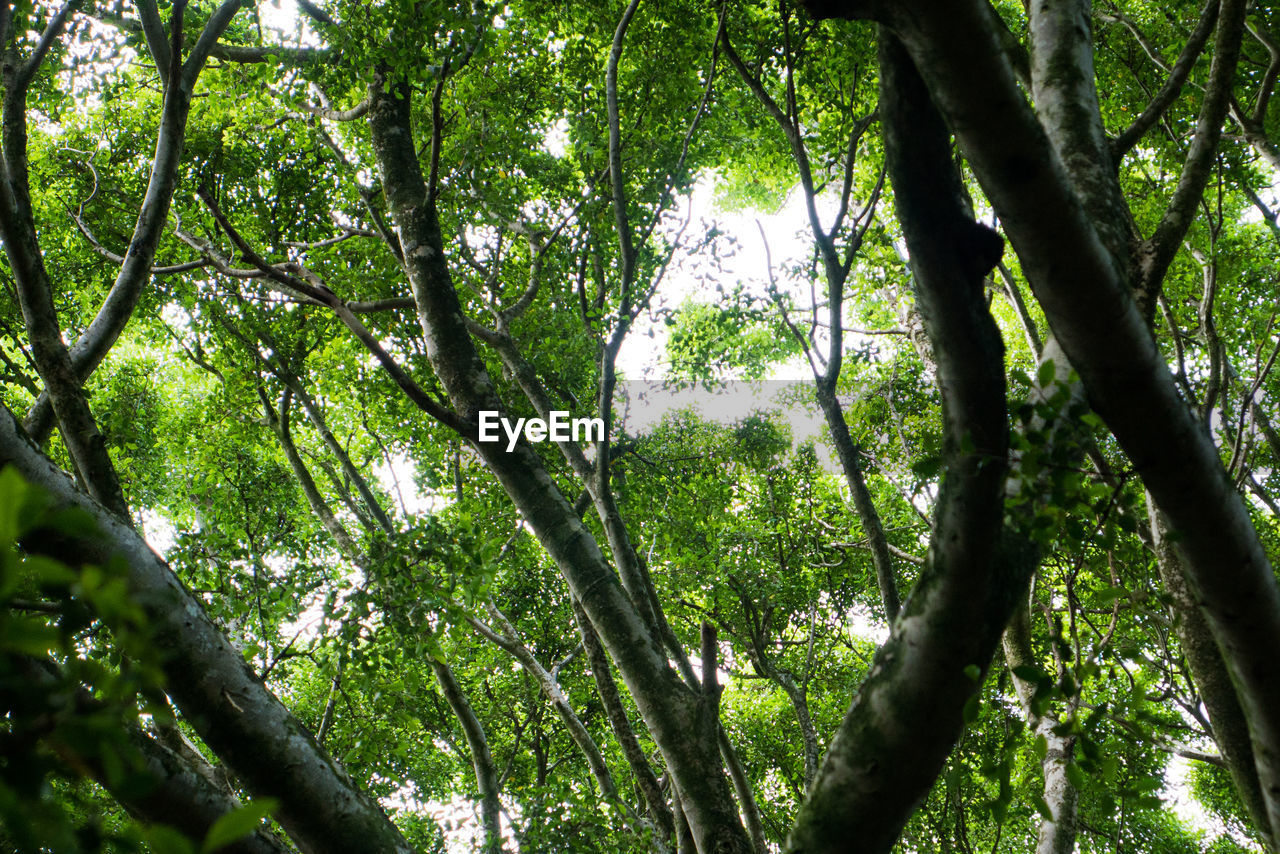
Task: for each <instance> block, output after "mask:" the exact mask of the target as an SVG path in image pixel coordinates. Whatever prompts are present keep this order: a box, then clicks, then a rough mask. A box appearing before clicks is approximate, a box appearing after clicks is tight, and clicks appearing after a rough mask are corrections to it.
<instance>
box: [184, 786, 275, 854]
mask: <svg viewBox="0 0 1280 854" xmlns="http://www.w3.org/2000/svg"><path fill="white" fill-rule="evenodd" d="M278 805H279V802H278V801H276V799H275V798H259V799H258V800H256V801H252V802H250V803H247V804H245V805H244V806H242V807H240V808H238V809H234V810H232V811H231V812H229V813H227V814H226V815H224V816H222V817H220V818H219V819H218V820H217V821H215V822H214V823H213V827H211V828H209V832H208V833H207V834H206V835H205V837H204V844H203V845H201V846H200V854H212V852H214V851H217V850H218V849H219V848H222V847H224V846H226V845H230V844H231V843H232V842H235V841H236V840H238V839H243V838H244V837H246V836H248V835H249V834H250V833H253V832H254V831H255V830H257V829H258V825H259V824H261V823H262V820H263V819H264V818H266V817H267V816H268V815H270V814H271V813H272V811H274V810H275V808H276V807H277V806H278Z"/></svg>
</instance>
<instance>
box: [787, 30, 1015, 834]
mask: <svg viewBox="0 0 1280 854" xmlns="http://www.w3.org/2000/svg"><path fill="white" fill-rule="evenodd" d="M880 67H881V78H880V79H881V84H880V85H881V96H880V115H881V121H882V123H883V125H884V128H885V147H886V153H887V156H888V159H889V172H890V176H891V178H892V182H893V186H894V192H895V196H896V199H897V203H898V215H899V219H900V221H901V222H902V224H903V230H904V233H905V235H906V238H907V243H908V247H909V249H910V251H911V256H912V259H913V262H914V263H913V271H914V273H915V284H916V290H917V295H918V299H919V301H920V303H921V305H922V307H923V310H924V317H925V322H926V325H927V328H928V331H929V336H930V339H931V340H932V341H933V345H934V348H935V353H936V355H937V359H938V374H939V385H940V387H941V389H942V395H943V420H944V425H945V430H946V455H947V468H946V475H945V477H944V480H943V483H942V488H941V490H940V493H939V497H938V502H937V510H936V513H935V520H936V521H935V528H934V536H933V541H932V543H931V545H930V549H929V557H928V560H927V562H926V565H925V568H924V571H923V572H922V573H921V577H920V580H919V582H917V584H916V587H915V589H914V590H913V591H912V594H911V596H910V598H909V599H908V600H907V602H906V603H905V605H904V607H903V610H902V614H901V615H900V616H899V618H898V621H897V623H896V624H895V625H894V630H893V633H892V634H891V635H890V638H889V640H888V641H887V642H886V643H885V644H884V646H882V647H881V648H880V650H879V652H878V653H877V655H876V658H875V662H874V664H873V665H872V669H871V672H870V674H869V675H868V676H867V678H866V680H865V681H864V682H863V684H862V686H861V687H860V689H859V691H858V696H857V698H856V699H855V701H854V703H853V706H852V707H851V708H850V709H849V712H848V714H847V715H846V716H845V719H844V721H843V723H842V724H841V725H840V729H839V730H838V732H837V733H836V736H835V739H834V741H833V742H832V745H831V748H830V750H829V751H828V753H827V757H826V760H825V761H824V762H823V765H822V770H821V772H820V773H819V775H818V780H817V782H816V783H815V784H814V786H813V788H812V789H811V790H810V791H809V796H808V798H807V799H806V800H805V803H804V804H803V806H802V807H801V810H800V814H799V816H798V817H797V820H796V824H795V826H794V828H793V829H792V832H791V836H790V837H789V839H788V840H787V850H788V851H790V852H805V854H817V853H818V852H837V851H839V852H843V851H847V850H848V847H849V844H850V841H851V840H857V844H858V846H859V849H860V850H862V851H866V852H881V851H888V850H889V849H890V848H891V847H892V846H893V844H894V842H895V840H896V839H897V837H898V834H899V832H900V831H901V829H902V826H903V825H904V824H905V823H906V821H907V819H908V818H909V817H910V815H911V813H912V812H913V811H914V809H915V807H916V805H917V804H918V803H919V802H920V800H921V799H923V798H924V796H925V795H926V794H927V793H928V790H929V787H930V786H931V785H932V783H933V781H934V779H935V777H936V776H937V772H938V770H939V769H940V768H941V766H942V763H943V762H944V761H945V759H946V756H947V754H948V753H949V752H950V750H951V748H952V746H953V745H954V744H955V741H956V738H957V737H958V736H959V733H960V731H961V729H962V728H963V725H964V720H963V707H964V706H965V703H966V701H967V700H968V699H969V698H970V697H972V696H973V695H974V693H975V692H977V690H978V688H979V686H980V685H981V682H982V676H983V674H985V673H986V670H987V667H988V665H989V664H990V662H991V657H992V655H993V654H994V652H995V648H996V645H997V644H998V643H999V638H1000V633H1001V631H1002V630H1003V628H1004V624H1005V621H1006V620H1007V619H1008V617H1009V614H1010V613H1011V612H1012V610H1013V608H1014V606H1015V604H1016V602H1017V601H1018V599H1019V597H1020V595H1021V591H1022V590H1023V588H1024V586H1025V576H1023V575H1022V573H1021V571H1020V570H1021V563H1020V562H1019V561H1017V560H1011V559H1010V556H1009V555H1007V554H1000V553H998V549H997V545H996V544H997V543H998V542H999V541H1000V531H1001V523H1002V516H1003V500H1002V499H1003V491H1004V473H1005V467H1006V457H1007V449H1008V421H1007V417H1006V414H1005V384H1004V364H1003V359H1002V356H1003V344H1002V342H1001V340H1000V333H999V330H998V329H997V328H996V326H995V322H994V321H993V320H992V319H991V316H990V314H988V313H987V309H986V302H985V299H984V298H983V286H982V283H983V280H984V278H985V276H986V274H987V272H988V271H990V270H991V269H992V267H993V266H994V265H995V263H996V262H997V261H998V260H999V257H1000V251H999V250H1000V248H1001V246H1002V243H1001V241H1000V239H999V237H998V236H996V235H995V234H994V233H993V232H991V231H990V230H989V229H985V228H983V227H982V226H979V225H978V224H977V223H975V222H974V221H973V219H972V217H971V216H970V215H969V214H968V212H967V206H966V205H965V203H964V199H963V194H962V188H961V186H960V181H959V176H958V175H957V173H956V171H955V166H954V164H953V162H952V160H951V155H950V144H949V138H948V134H947V132H946V129H945V128H944V127H943V125H942V122H941V120H940V118H939V117H938V115H937V113H936V112H935V110H934V108H933V106H932V105H931V103H930V101H929V97H928V94H927V92H926V91H925V89H924V86H923V84H922V83H921V81H920V79H919V76H918V75H917V73H916V71H915V69H914V67H913V65H912V63H911V60H910V59H909V58H908V57H907V56H906V54H905V52H904V51H903V50H902V48H901V46H899V45H898V44H897V42H896V40H894V39H893V38H892V37H891V36H888V35H887V34H882V37H881V62H880Z"/></svg>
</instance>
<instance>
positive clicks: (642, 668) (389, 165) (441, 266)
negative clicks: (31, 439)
mask: <svg viewBox="0 0 1280 854" xmlns="http://www.w3.org/2000/svg"><path fill="white" fill-rule="evenodd" d="M370 96H371V99H372V106H371V108H370V110H369V119H370V127H371V129H372V136H373V148H374V153H375V155H376V157H377V160H378V165H379V171H380V172H381V175H382V180H383V187H384V189H385V193H386V196H387V202H388V208H389V209H390V213H391V219H392V222H393V223H394V224H395V226H396V228H397V230H398V231H399V235H400V243H401V246H402V247H403V249H404V255H405V265H406V268H407V270H408V274H409V280H410V282H411V284H412V286H413V292H414V298H415V300H416V302H417V306H418V316H419V320H420V323H421V326H422V329H423V332H424V334H425V336H426V341H427V355H428V358H429V359H430V361H431V364H432V367H433V368H434V370H435V373H436V376H437V377H438V378H439V380H440V383H441V385H442V386H443V388H444V389H445V391H446V393H447V394H448V396H449V399H450V400H451V402H452V403H453V406H454V408H455V409H456V410H457V412H458V413H459V414H460V415H461V416H462V418H463V419H465V420H466V422H467V424H466V425H465V427H464V429H465V431H466V434H465V436H466V438H467V439H469V440H470V441H472V442H473V444H474V445H475V448H476V450H477V452H478V453H479V455H480V457H481V459H482V460H484V462H485V464H486V465H487V466H488V468H489V469H490V471H492V472H493V473H494V475H495V476H496V477H497V479H498V481H499V483H500V484H501V485H502V487H503V489H505V490H506V492H507V494H508V495H509V496H510V497H511V499H512V501H513V502H514V504H515V506H516V508H517V509H518V510H519V511H520V513H521V515H523V516H524V518H525V519H526V520H527V522H528V523H529V526H530V528H531V529H532V530H533V532H534V534H535V535H536V536H537V538H538V540H539V542H540V543H541V544H542V546H543V548H544V549H546V551H547V553H548V555H550V557H551V558H552V559H553V560H554V561H555V562H556V565H557V566H558V567H559V568H560V571H561V573H562V574H563V575H564V577H565V579H566V581H567V582H568V584H569V587H570V589H571V590H572V591H573V593H574V595H575V596H576V597H577V598H578V600H579V601H580V602H581V604H582V607H583V609H584V610H585V612H586V614H587V615H588V617H589V619H590V621H591V624H592V625H593V626H594V627H595V628H596V630H597V631H599V632H600V637H601V640H602V641H603V642H604V645H605V647H606V648H607V649H608V651H609V654H610V656H611V657H612V658H613V660H614V661H615V662H616V663H617V665H618V670H619V672H620V673H621V675H622V678H623V680H624V682H626V685H627V688H628V690H629V691H630V692H631V696H632V697H633V698H634V699H635V701H636V704H637V706H638V708H639V710H640V714H641V715H642V716H643V717H644V719H645V722H646V724H648V726H649V731H650V733H652V735H653V737H654V740H655V741H656V742H657V744H658V746H659V748H660V749H661V750H662V753H663V756H664V757H665V758H666V760H667V767H668V769H669V771H670V773H671V774H672V776H673V778H674V779H675V780H676V782H677V784H678V785H679V789H680V792H681V796H682V798H683V806H684V811H685V816H686V818H687V819H688V822H689V826H690V828H691V829H692V831H693V834H694V837H695V839H696V840H697V841H698V847H699V849H700V850H702V851H705V852H712V851H715V852H725V854H735V853H736V852H742V854H746V852H749V851H750V850H751V843H750V840H749V839H748V838H747V835H746V833H745V831H744V830H743V827H742V822H741V821H740V820H739V817H738V811H737V808H736V806H735V805H734V802H733V796H732V793H731V792H730V789H729V783H728V780H727V779H726V777H725V774H724V769H723V767H722V765H721V762H720V756H719V746H718V744H717V743H716V739H715V737H714V734H715V729H714V727H711V726H709V725H708V717H709V716H711V715H714V710H713V709H712V708H710V706H709V704H708V703H707V702H706V698H704V697H703V696H701V695H699V694H698V693H696V692H694V691H693V690H692V689H691V688H690V687H689V686H687V685H686V684H684V682H682V681H681V679H680V677H679V676H678V675H677V674H676V673H675V671H673V670H672V669H671V667H670V665H669V664H668V662H667V658H666V655H665V653H664V651H663V649H662V647H661V643H660V641H659V639H658V638H656V637H654V635H653V633H652V632H651V631H650V626H651V625H652V624H651V623H646V621H645V620H644V619H643V618H642V617H641V615H640V613H638V612H637V610H636V607H635V605H634V603H633V602H632V600H631V597H630V596H628V595H627V592H626V591H625V590H624V589H623V588H622V585H621V584H620V583H619V582H618V578H617V575H616V574H615V573H614V572H613V569H612V568H611V567H610V566H609V564H608V562H607V561H606V560H605V558H604V555H603V553H602V552H601V550H600V547H599V545H598V544H597V543H596V541H595V540H594V538H593V537H592V536H591V534H590V533H589V531H588V530H587V529H586V527H585V526H584V525H583V524H582V522H581V521H580V520H579V519H578V516H577V514H576V513H575V512H574V510H573V507H572V506H571V505H570V504H569V502H568V501H567V500H565V498H564V496H563V495H562V494H561V492H560V490H559V489H557V488H556V486H555V484H554V483H553V482H552V480H551V478H550V476H549V475H548V474H547V472H546V470H545V468H544V467H543V465H542V462H541V460H540V459H539V458H538V456H537V454H536V453H535V452H534V450H533V449H532V448H531V447H530V446H529V445H527V444H524V443H521V444H519V445H518V446H517V447H516V448H515V449H514V450H513V451H512V452H510V453H508V452H507V451H506V449H505V447H504V446H502V445H500V444H499V443H485V442H479V441H478V440H477V428H476V426H475V420H476V418H477V413H479V412H480V411H485V410H491V411H504V407H503V406H502V404H501V401H500V399H499V398H498V396H497V394H496V392H495V390H494V387H493V384H492V381H491V380H490V378H489V375H488V372H487V370H486V369H485V366H484V363H483V362H482V361H481V359H480V356H479V354H478V353H477V351H476V348H475V344H474V342H473V341H472V339H471V337H470V333H469V332H468V330H467V321H466V317H465V316H464V314H463V312H462V307H461V304H460V303H459V301H458V295H457V292H456V291H455V289H454V286H453V282H452V278H451V276H450V273H449V269H448V266H447V264H446V263H445V257H444V246H443V241H442V239H441V235H440V227H439V222H438V219H437V215H436V209H435V202H434V200H433V199H430V198H428V194H427V186H426V182H425V181H424V179H423V175H422V172H421V169H420V168H419V165H418V159H417V150H416V148H415V145H414V139H413V132H412V123H411V121H410V108H409V97H408V89H407V87H404V86H397V87H395V89H394V90H393V91H387V90H386V89H385V88H384V84H383V82H382V81H381V80H377V81H375V83H374V85H373V86H372V87H371V92H370ZM707 733H710V734H711V736H712V737H711V738H707V737H706V734H707Z"/></svg>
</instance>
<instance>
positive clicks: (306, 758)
mask: <svg viewBox="0 0 1280 854" xmlns="http://www.w3.org/2000/svg"><path fill="white" fill-rule="evenodd" d="M5 464H12V465H13V466H14V467H15V468H16V469H17V471H18V472H19V473H20V474H21V475H22V476H23V477H25V478H26V479H27V480H28V481H30V482H31V483H33V484H35V485H37V486H39V487H40V488H42V489H44V490H45V491H46V492H47V493H49V494H50V495H51V496H52V499H53V501H54V504H55V506H57V507H77V508H80V509H81V510H82V511H84V512H85V513H87V514H88V515H89V516H90V518H92V519H93V520H94V522H95V523H96V525H97V528H98V530H97V532H96V533H95V534H93V535H88V536H78V537H73V536H68V535H67V534H66V533H65V532H58V533H52V532H36V533H35V534H33V535H32V536H30V537H28V538H27V540H26V541H24V543H23V547H24V548H26V549H27V550H28V551H30V552H31V553H33V554H47V555H49V556H51V557H54V558H56V559H59V560H62V561H63V562H65V563H68V564H70V565H73V566H80V565H83V564H90V563H92V564H98V565H102V564H105V563H106V562H107V561H109V560H119V561H121V562H122V563H123V565H124V566H125V567H126V571H127V574H128V584H129V589H130V595H131V596H132V597H133V598H134V600H135V601H136V602H138V603H139V605H141V606H142V608H143V609H144V610H145V613H146V615H147V619H148V623H149V625H150V626H151V630H152V632H153V637H154V639H155V643H156V645H157V646H158V647H159V648H160V649H162V650H164V652H165V659H164V662H163V668H164V672H165V676H166V679H167V682H166V684H165V692H166V693H168V694H169V696H170V697H172V698H173V700H174V702H175V704H176V705H177V706H178V708H179V709H180V710H181V711H182V712H183V714H184V716H185V717H186V719H187V720H188V721H189V722H190V723H191V725H192V726H193V727H194V728H195V730H196V732H197V733H198V734H199V735H200V737H201V739H202V740H203V741H204V743H205V744H207V745H209V747H210V748H211V749H212V750H213V751H214V753H216V754H217V755H218V756H219V757H220V758H221V759H222V760H223V761H224V762H225V763H226V764H227V766H228V767H229V768H230V769H231V771H232V772H233V773H234V774H235V775H236V777H237V778H239V779H240V781H241V782H243V783H244V785H245V787H246V788H247V789H248V790H249V791H250V792H252V793H253V794H254V795H255V796H259V797H262V796H270V797H274V798H277V799H278V800H279V801H280V808H279V810H278V811H277V813H276V819H277V820H278V821H279V822H280V824H281V826H283V827H284V828H285V830H286V831H287V832H288V833H289V835H290V836H291V837H292V838H293V839H294V840H296V841H297V842H298V844H299V846H300V847H301V848H302V849H303V850H304V851H308V852H315V854H329V852H332V854H349V852H364V851H367V852H371V853H372V852H379V854H383V852H403V854H409V852H411V850H412V849H411V848H410V846H409V845H408V843H407V842H405V840H404V839H403V837H401V835H400V832H399V831H398V830H397V829H396V828H395V826H394V825H393V824H392V823H391V822H390V820H388V818H387V816H386V814H385V813H383V811H382V810H381V808H380V807H379V806H378V805H377V804H376V803H375V802H374V801H373V800H372V799H370V798H369V797H368V796H367V795H366V794H364V793H363V792H362V791H360V789H359V787H357V786H356V784H355V783H354V782H353V781H352V780H351V778H350V777H349V776H347V774H346V772H345V771H344V770H342V768H341V767H340V766H339V765H338V763H337V762H335V761H334V760H333V759H332V758H331V757H330V756H329V755H328V754H327V753H325V751H324V750H323V749H322V748H321V747H320V746H319V745H318V744H317V743H316V742H315V739H314V738H312V736H311V735H310V734H309V733H308V732H307V731H306V729H305V728H304V727H303V726H302V725H301V724H300V723H299V722H298V721H297V720H296V719H295V718H294V717H293V716H292V715H291V714H290V713H289V712H288V711H287V710H286V709H285V708H284V706H283V705H282V704H281V703H280V701H279V700H278V699H276V697H275V695H273V694H272V693H271V692H270V691H268V690H267V688H266V687H265V686H264V685H263V684H262V682H261V681H260V680H259V679H258V677H257V675H256V674H254V673H253V671H252V669H251V668H250V667H249V666H248V665H247V664H246V663H245V661H244V659H243V658H241V656H240V654H239V653H238V652H236V650H235V649H234V648H233V647H232V646H231V644H230V643H229V642H228V641H227V639H226V637H225V636H224V635H223V634H222V633H221V632H220V631H219V630H218V629H217V628H216V627H215V626H214V624H213V622H212V621H211V620H210V619H209V617H208V616H207V615H206V614H205V612H204V608H203V606H202V605H201V604H200V602H199V600H197V599H196V598H195V597H193V596H192V595H191V593H190V592H189V591H188V590H187V589H186V588H185V587H184V586H183V585H182V583H181V582H180V581H179V580H178V579H177V577H176V576H175V575H174V574H173V571H172V570H170V568H169V567H168V565H167V564H166V563H165V562H164V561H163V560H161V559H160V558H159V557H158V556H157V555H156V554H155V553H154V552H153V551H152V550H151V549H150V548H149V547H148V546H147V544H146V543H145V542H144V541H143V540H142V538H141V537H140V536H139V535H138V534H137V532H135V531H134V530H133V529H131V528H129V527H128V526H127V525H125V524H124V523H123V522H121V521H119V520H118V519H117V518H115V516H113V515H112V514H111V513H109V512H107V511H106V510H105V509H104V508H103V507H102V506H101V505H99V504H97V503H96V502H94V501H93V500H92V499H89V498H87V497H85V496H84V495H82V494H81V493H80V492H79V491H78V490H77V489H76V488H75V487H74V485H72V483H71V482H70V481H69V480H68V479H67V477H66V475H65V474H64V473H63V472H62V471H61V470H59V469H58V468H57V467H56V466H55V465H54V464H53V463H51V462H50V461H49V460H48V459H46V458H45V457H44V455H43V454H41V453H40V451H39V449H38V448H36V447H35V446H34V445H33V444H32V443H31V442H30V440H29V439H28V438H27V437H26V436H25V435H24V434H23V433H22V431H21V428H20V427H19V426H18V424H17V422H16V421H15V420H14V418H13V416H12V413H10V412H9V411H8V410H7V409H6V410H4V411H3V413H0V466H2V465H5Z"/></svg>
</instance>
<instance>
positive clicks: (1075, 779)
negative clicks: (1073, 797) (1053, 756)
mask: <svg viewBox="0 0 1280 854" xmlns="http://www.w3.org/2000/svg"><path fill="white" fill-rule="evenodd" d="M1066 773H1067V781H1068V782H1069V783H1071V785H1072V786H1075V787H1076V788H1077V789H1083V788H1084V784H1085V781H1086V779H1088V778H1086V777H1085V774H1084V769H1083V768H1081V767H1080V766H1079V765H1077V764H1076V763H1074V762H1072V763H1071V764H1069V765H1068V766H1067V772H1066Z"/></svg>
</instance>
